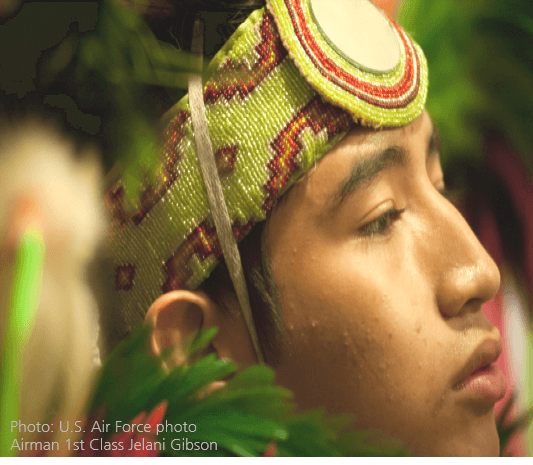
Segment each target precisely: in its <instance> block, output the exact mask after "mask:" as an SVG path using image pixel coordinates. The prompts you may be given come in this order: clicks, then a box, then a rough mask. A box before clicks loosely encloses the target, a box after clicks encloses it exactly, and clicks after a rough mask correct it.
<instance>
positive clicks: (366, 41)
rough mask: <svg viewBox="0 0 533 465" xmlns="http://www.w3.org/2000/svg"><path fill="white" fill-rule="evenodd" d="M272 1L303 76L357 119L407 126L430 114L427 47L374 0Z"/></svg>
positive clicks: (371, 123)
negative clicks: (427, 106) (427, 105)
mask: <svg viewBox="0 0 533 465" xmlns="http://www.w3.org/2000/svg"><path fill="white" fill-rule="evenodd" d="M267 7H268V9H269V10H270V12H271V13H272V15H273V16H274V20H275V22H276V25H277V26H278V30H279V33H280V35H281V38H282V41H283V44H284V46H285V47H286V48H287V50H288V51H289V55H290V56H291V58H292V59H293V60H294V63H295V64H296V66H297V67H298V69H299V70H300V72H301V74H302V75H303V77H304V78H305V79H306V80H307V81H308V82H309V83H310V84H311V86H312V87H313V88H315V89H316V90H317V91H318V92H319V93H320V94H321V95H322V96H323V97H324V98H325V99H326V100H328V101H330V102H331V103H333V104H335V105H337V106H339V107H341V108H342V109H344V110H347V111H349V112H350V113H351V115H352V117H353V119H354V120H355V121H357V122H359V123H361V124H363V125H367V126H373V127H380V126H402V125H406V124H408V123H410V122H411V121H413V120H414V119H415V118H416V117H418V116H419V115H420V113H422V110H423V109H424V104H425V101H426V96H427V87H428V72H427V62H426V59H425V57H424V54H423V52H422V50H421V49H420V47H419V46H418V45H417V44H416V43H414V42H413V41H412V40H411V38H410V37H409V36H408V35H407V34H406V33H405V31H403V29H402V28H401V27H400V26H399V25H398V24H397V23H396V22H394V21H393V20H392V19H390V18H388V17H387V16H386V15H385V14H384V13H383V12H382V11H381V10H379V9H378V8H377V7H376V6H375V5H374V4H373V3H372V2H371V1H370V0H267Z"/></svg>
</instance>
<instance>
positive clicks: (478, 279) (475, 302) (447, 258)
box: [433, 198, 500, 318]
mask: <svg viewBox="0 0 533 465" xmlns="http://www.w3.org/2000/svg"><path fill="white" fill-rule="evenodd" d="M438 201H439V204H440V206H439V208H438V210H439V211H440V214H437V215H436V217H435V218H434V219H435V220H436V221H437V222H438V223H440V225H439V226H438V227H437V228H436V231H438V234H437V236H438V237H437V240H438V241H440V246H438V247H434V248H433V251H434V253H435V252H438V255H439V256H434V259H435V262H436V264H437V268H436V276H437V279H438V281H437V286H436V295H437V302H438V307H439V310H440V312H441V314H442V315H443V316H444V317H446V318H450V317H453V316H456V315H459V314H461V313H463V312H466V311H468V310H469V309H470V311H477V310H479V309H480V308H481V304H483V303H484V302H487V301H488V300H490V299H492V298H493V297H494V296H495V295H496V293H497V292H498V289H499V287H500V272H499V270H498V267H497V266H496V263H495V262H494V260H493V259H492V258H491V257H490V255H489V254H488V253H487V251H486V250H485V248H484V247H483V246H482V245H481V243H480V242H479V240H478V238H477V237H476V235H475V234H474V232H473V231H472V229H471V228H470V226H469V225H468V223H467V222H466V220H465V219H464V217H463V216H462V215H461V214H460V213H459V212H458V211H457V209H456V208H455V207H454V206H453V205H452V204H451V203H449V202H448V201H447V200H445V199H443V198H439V200H438ZM438 216H440V219H439V218H438Z"/></svg>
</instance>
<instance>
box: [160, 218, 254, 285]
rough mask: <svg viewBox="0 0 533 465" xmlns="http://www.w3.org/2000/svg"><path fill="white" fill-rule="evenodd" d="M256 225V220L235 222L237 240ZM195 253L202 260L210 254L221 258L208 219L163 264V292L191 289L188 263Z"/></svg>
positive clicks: (220, 252)
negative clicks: (164, 279)
mask: <svg viewBox="0 0 533 465" xmlns="http://www.w3.org/2000/svg"><path fill="white" fill-rule="evenodd" d="M254 225H255V221H253V220H250V221H249V222H248V223H246V224H244V225H241V224H240V222H239V221H238V220H236V221H234V222H233V225H232V230H233V235H234V236H235V237H236V239H237V241H239V240H240V239H241V238H243V237H244V236H246V235H247V234H248V233H249V232H250V230H251V229H252V228H253V226H254ZM194 254H197V255H198V256H199V257H200V259H201V260H204V261H205V260H206V259H207V257H208V256H209V255H214V256H215V257H216V258H219V257H220V256H221V255H222V249H221V247H220V242H219V240H218V236H217V233H216V230H215V227H214V226H212V225H211V224H210V223H209V222H208V221H207V220H204V221H202V222H201V223H200V224H199V225H198V226H197V227H196V228H194V230H193V231H192V232H191V233H190V234H189V235H188V236H187V239H185V241H183V243H182V244H181V245H180V246H179V247H178V248H177V249H176V251H175V252H174V254H173V255H172V256H171V257H170V258H169V259H168V260H167V261H166V262H165V264H164V265H163V272H164V273H165V275H166V276H167V279H166V281H165V282H164V284H163V286H162V288H161V290H162V292H163V293H165V292H170V291H174V290H178V289H191V287H192V286H191V284H190V279H191V277H192V275H193V272H192V270H191V269H190V268H189V266H188V263H189V260H190V259H191V258H192V256H193V255H194Z"/></svg>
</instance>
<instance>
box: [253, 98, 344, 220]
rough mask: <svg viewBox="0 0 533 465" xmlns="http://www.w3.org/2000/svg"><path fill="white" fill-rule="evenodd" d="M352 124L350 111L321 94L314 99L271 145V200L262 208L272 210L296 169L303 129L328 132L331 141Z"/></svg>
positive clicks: (266, 201)
mask: <svg viewBox="0 0 533 465" xmlns="http://www.w3.org/2000/svg"><path fill="white" fill-rule="evenodd" d="M352 124H353V121H352V118H351V117H350V115H349V114H348V113H347V112H345V111H343V110H341V109H340V108H338V107H336V106H334V105H331V104H330V103H327V102H324V100H323V99H322V97H320V96H319V95H317V96H315V97H313V99H312V100H311V101H310V102H309V103H308V104H307V105H306V106H305V107H303V108H302V109H301V110H300V111H299V112H298V114H297V115H296V116H295V117H294V118H293V119H292V120H291V121H290V122H289V123H288V124H287V125H286V126H285V127H284V128H283V129H282V130H281V132H280V133H279V135H278V136H277V137H276V138H275V139H274V141H273V142H272V143H271V146H272V148H273V149H274V153H275V157H274V158H273V159H272V160H271V161H270V162H269V163H268V165H267V166H268V168H269V169H270V171H271V173H272V177H271V178H270V179H269V180H268V182H267V183H266V185H265V189H266V191H267V193H268V197H267V199H266V200H265V202H264V204H263V209H264V210H265V211H268V210H270V208H271V206H272V203H273V202H274V200H275V199H276V198H277V197H278V195H279V193H280V191H281V190H282V189H283V188H284V187H285V186H286V185H287V182H288V181H289V179H290V177H291V175H292V174H293V173H294V172H295V171H296V170H297V168H298V162H297V156H298V154H299V152H300V150H301V149H302V143H301V142H300V141H299V140H298V139H299V136H300V134H301V133H302V131H303V130H304V129H306V128H310V129H311V130H312V131H313V133H314V134H315V135H317V134H318V133H319V132H320V131H322V130H323V129H326V131H327V140H329V139H331V138H332V137H334V136H336V135H337V134H339V133H340V132H342V131H346V130H348V128H349V127H350V126H351V125H352Z"/></svg>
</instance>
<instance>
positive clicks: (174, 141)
mask: <svg viewBox="0 0 533 465" xmlns="http://www.w3.org/2000/svg"><path fill="white" fill-rule="evenodd" d="M188 118H189V114H188V113H187V112H186V111H184V110H182V111H180V112H179V114H178V115H176V117H175V118H174V119H173V120H172V121H171V122H170V123H169V125H168V126H167V129H166V131H165V132H164V134H163V148H162V151H161V158H162V160H163V162H162V167H163V169H162V171H161V172H160V173H159V174H158V176H157V181H156V185H155V186H152V185H148V186H145V188H144V190H143V192H142V193H141V198H140V201H139V208H138V209H137V210H136V211H134V212H131V213H128V212H126V210H125V208H124V188H123V186H122V184H121V183H118V184H116V185H115V186H113V187H112V188H111V189H110V190H109V192H108V193H107V194H106V196H105V199H104V203H105V205H106V207H107V208H108V210H109V211H110V212H111V218H112V225H111V231H115V233H116V232H118V231H120V230H122V229H123V228H125V227H126V225H127V223H128V221H130V220H131V221H132V222H133V224H135V225H136V226H137V225H139V224H140V223H141V222H142V220H144V218H145V217H146V215H147V214H148V213H149V212H150V210H151V209H152V208H153V207H154V206H155V205H156V204H157V203H158V202H159V201H160V200H161V198H162V197H163V196H164V195H165V194H166V192H167V191H168V190H169V189H170V187H171V186H172V184H173V183H174V182H175V181H176V180H177V179H178V176H179V170H178V162H179V160H180V159H181V155H180V154H179V152H178V150H177V146H178V143H179V141H180V140H181V139H182V137H183V136H184V132H183V131H184V124H185V122H186V121H187V119H188Z"/></svg>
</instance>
